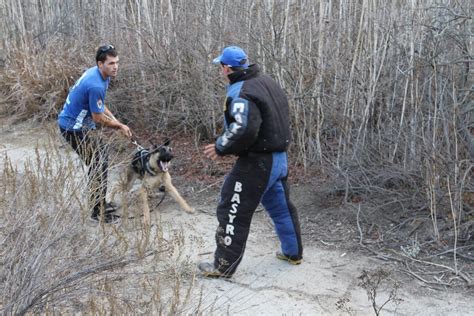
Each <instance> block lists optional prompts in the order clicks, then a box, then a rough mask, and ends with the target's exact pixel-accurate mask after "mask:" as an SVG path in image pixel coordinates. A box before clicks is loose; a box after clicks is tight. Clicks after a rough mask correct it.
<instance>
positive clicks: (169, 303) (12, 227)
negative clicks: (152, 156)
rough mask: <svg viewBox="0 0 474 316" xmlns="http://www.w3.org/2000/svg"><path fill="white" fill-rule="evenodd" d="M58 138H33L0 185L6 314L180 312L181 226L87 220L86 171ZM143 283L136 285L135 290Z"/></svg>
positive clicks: (0, 289) (187, 271) (185, 282)
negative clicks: (28, 152) (42, 141)
mask: <svg viewBox="0 0 474 316" xmlns="http://www.w3.org/2000/svg"><path fill="white" fill-rule="evenodd" d="M58 148H59V146H58V141H57V139H56V138H55V140H54V141H50V142H49V143H48V144H47V145H45V146H42V145H38V147H37V148H36V153H35V156H34V157H31V159H29V160H28V162H27V163H25V165H24V166H19V167H18V168H17V167H14V164H12V162H11V160H10V158H9V157H8V156H5V157H4V158H3V159H4V160H3V166H4V168H3V170H2V174H1V177H2V181H1V187H0V221H1V223H2V224H1V229H0V241H1V242H0V250H1V258H2V259H1V265H0V280H1V282H0V283H1V286H0V297H1V299H0V310H1V311H2V313H4V314H15V315H23V314H26V313H56V312H58V311H60V312H61V313H64V312H66V313H77V312H80V313H84V314H90V313H92V314H97V313H98V314H130V313H135V312H136V311H140V312H143V313H146V314H158V313H160V314H161V313H164V314H178V313H180V311H181V310H183V309H186V310H190V311H192V312H195V311H196V310H195V307H193V306H191V307H190V306H189V305H188V304H189V302H190V298H191V294H193V295H194V294H195V293H194V292H193V291H194V287H193V286H194V283H193V280H194V275H193V269H192V268H191V267H190V264H189V263H188V262H187V260H188V258H186V257H183V255H182V251H183V243H184V240H183V235H182V232H180V228H173V227H169V226H167V225H163V224H162V223H156V224H155V225H153V227H152V229H151V231H149V234H148V235H146V232H145V231H144V230H143V229H142V225H141V223H140V221H130V222H128V223H123V224H122V225H119V226H114V225H99V226H97V225H96V224H89V223H88V217H89V215H90V214H89V210H88V208H87V205H85V203H84V201H85V200H86V198H85V189H86V179H85V177H84V173H83V172H82V171H81V168H80V166H78V165H77V158H76V160H74V159H73V158H75V156H74V155H72V156H71V155H65V154H64V152H62V150H60V149H58ZM137 289H140V290H137Z"/></svg>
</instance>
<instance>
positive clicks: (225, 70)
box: [221, 65, 232, 82]
mask: <svg viewBox="0 0 474 316" xmlns="http://www.w3.org/2000/svg"><path fill="white" fill-rule="evenodd" d="M231 73H232V70H231V69H230V67H228V66H224V65H221V74H222V76H223V77H224V79H225V80H226V81H227V82H228V81H229V77H228V76H229V74H231Z"/></svg>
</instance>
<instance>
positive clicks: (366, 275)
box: [359, 268, 403, 316]
mask: <svg viewBox="0 0 474 316" xmlns="http://www.w3.org/2000/svg"><path fill="white" fill-rule="evenodd" d="M389 276H390V272H388V271H387V270H384V269H383V268H380V269H377V270H374V271H365V270H363V271H362V273H361V275H360V276H359V280H360V282H359V286H360V287H362V288H363V289H364V290H366V292H367V296H368V299H369V301H370V303H371V304H372V308H373V310H374V313H375V315H377V316H378V315H380V313H381V312H382V310H383V309H384V308H385V307H386V305H387V304H390V303H391V304H395V306H398V305H399V304H400V303H401V302H402V301H403V300H402V299H401V298H399V297H398V289H399V287H400V284H398V283H397V282H393V281H392V280H390V278H389ZM384 287H388V291H389V293H388V297H387V298H383V299H382V303H380V302H379V301H380V297H379V296H380V295H379V294H380V291H381V290H383V289H384Z"/></svg>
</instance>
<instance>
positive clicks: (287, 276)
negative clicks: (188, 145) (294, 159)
mask: <svg viewBox="0 0 474 316" xmlns="http://www.w3.org/2000/svg"><path fill="white" fill-rule="evenodd" d="M0 136H1V143H0V152H1V153H2V156H4V155H5V154H7V155H8V156H9V157H10V158H11V159H12V161H13V162H14V163H15V164H17V165H18V166H19V167H20V168H21V164H22V163H24V161H25V160H26V158H27V157H28V156H30V155H34V148H35V146H36V145H37V144H38V143H39V147H40V148H41V143H43V142H45V141H46V139H47V134H46V133H45V132H44V131H43V130H42V129H41V128H36V129H32V128H25V126H22V127H21V128H20V127H15V128H10V127H6V126H2V128H1V130H0ZM2 168H3V166H2ZM2 168H0V171H1V169H2ZM171 172H172V170H171ZM113 178H114V177H113V176H112V179H113ZM175 183H177V187H178V190H180V191H182V192H184V194H185V196H186V198H187V199H188V201H189V202H190V204H191V205H192V206H194V207H196V208H197V209H199V210H200V211H198V212H197V213H196V214H195V215H189V214H186V213H184V212H183V211H181V210H178V207H177V205H176V204H175V203H174V202H173V201H172V200H171V198H166V199H165V201H164V202H163V204H162V205H161V206H160V209H159V211H158V212H154V213H152V220H154V221H158V220H160V221H161V222H162V223H165V224H167V225H170V226H172V227H175V228H176V227H181V228H182V231H183V234H184V236H185V244H184V251H185V255H186V256H188V257H189V260H190V261H191V262H199V261H201V260H206V259H211V258H212V251H213V250H214V231H215V228H216V226H217V220H216V218H215V216H214V215H213V213H214V212H215V206H216V201H217V194H218V193H217V191H215V189H214V191H212V192H209V191H204V192H201V193H199V194H198V193H194V194H193V193H192V190H191V189H190V188H183V187H184V186H185V185H186V186H189V185H191V186H192V184H185V183H184V182H183V181H179V179H176V181H175ZM294 202H295V204H296V205H297V206H298V204H299V203H304V201H298V200H296V201H294ZM278 249H279V243H278V240H277V238H276V236H275V233H274V232H273V227H272V224H271V222H270V219H269V217H268V216H267V215H266V214H265V213H264V212H258V213H256V214H255V217H254V220H253V223H252V227H251V232H250V236H249V240H248V243H247V249H246V252H245V256H244V258H243V260H242V263H241V265H240V266H239V269H238V271H237V272H236V274H235V275H234V277H233V278H232V279H231V280H213V279H204V278H198V279H197V282H196V284H195V288H196V289H202V294H203V296H202V298H203V300H202V301H201V303H200V304H201V306H202V307H203V308H202V310H204V311H208V312H209V313H214V314H217V315H220V314H230V315H374V312H373V310H372V307H371V305H370V302H369V301H368V299H367V294H366V292H365V290H364V289H362V288H361V287H359V286H358V283H359V280H358V277H359V276H360V274H361V272H362V270H363V269H366V270H373V269H375V268H376V267H378V266H382V265H383V262H382V261H379V260H376V259H374V258H370V257H366V256H364V255H362V254H361V253H360V252H353V253H347V252H344V251H341V250H338V249H336V248H330V247H324V248H323V247H321V245H320V244H316V243H313V244H311V243H308V242H306V243H305V251H304V262H303V263H302V264H301V265H299V266H292V265H289V264H287V263H285V262H282V261H279V260H277V259H276V258H275V255H274V254H275V251H277V250H278ZM394 278H395V279H397V280H398V281H400V282H401V288H400V290H399V293H398V297H399V298H401V299H402V300H403V301H402V302H401V303H400V305H399V306H398V307H396V306H395V305H394V304H391V303H389V304H387V306H386V307H384V309H383V312H382V314H390V315H474V302H473V300H472V297H468V295H467V294H462V293H456V292H450V291H449V289H448V290H446V291H434V290H431V289H429V288H426V287H423V286H422V284H421V283H419V282H417V281H415V280H413V279H409V278H406V277H404V276H402V275H396V276H395V277H394ZM389 290H390V289H383V288H382V289H379V290H378V294H377V302H379V303H381V302H383V301H384V300H385V299H386V298H387V296H388V293H389ZM199 299H200V298H199V297H197V296H196V298H193V300H194V301H195V303H194V304H195V305H197V304H199V302H198V301H199ZM341 302H345V303H344V304H343V305H341ZM338 303H339V306H340V307H339V308H338V307H337V306H338Z"/></svg>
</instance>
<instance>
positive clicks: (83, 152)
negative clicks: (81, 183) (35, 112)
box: [59, 128, 108, 216]
mask: <svg viewBox="0 0 474 316" xmlns="http://www.w3.org/2000/svg"><path fill="white" fill-rule="evenodd" d="M59 129H60V132H61V135H62V136H63V137H64V139H65V140H66V141H67V142H68V143H69V144H70V145H71V147H72V148H73V149H74V150H75V151H76V153H77V154H78V155H79V157H80V158H81V160H82V161H83V162H84V163H85V164H86V166H88V167H89V171H88V176H89V183H88V191H89V193H88V194H89V205H90V206H91V207H92V216H98V215H99V214H100V210H101V209H104V207H105V197H106V195H107V169H108V149H107V146H106V145H105V144H104V143H103V142H102V140H101V139H100V138H99V137H98V136H97V135H93V134H94V132H93V131H91V132H71V131H66V130H64V129H62V128H59Z"/></svg>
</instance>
